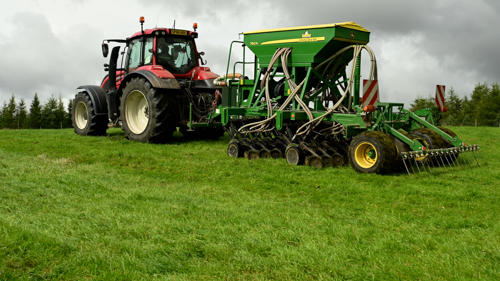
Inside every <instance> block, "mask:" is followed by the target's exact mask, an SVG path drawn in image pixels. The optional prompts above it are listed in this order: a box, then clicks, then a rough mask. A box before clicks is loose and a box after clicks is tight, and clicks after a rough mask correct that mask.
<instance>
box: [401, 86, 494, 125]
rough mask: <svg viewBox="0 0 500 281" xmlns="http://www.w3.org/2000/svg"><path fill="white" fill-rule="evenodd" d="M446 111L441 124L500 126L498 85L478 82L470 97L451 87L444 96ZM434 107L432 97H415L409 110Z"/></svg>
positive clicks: (434, 103)
mask: <svg viewBox="0 0 500 281" xmlns="http://www.w3.org/2000/svg"><path fill="white" fill-rule="evenodd" d="M445 100H446V101H445V106H446V107H447V108H448V111H447V112H444V113H443V114H442V119H441V125H443V126H494V127H498V126H500V86H499V85H498V83H496V82H495V83H493V84H492V85H491V86H489V85H488V84H486V83H482V84H481V83H478V84H476V86H475V87H474V90H473V91H472V94H471V95H470V97H467V96H465V97H463V98H460V97H459V96H458V95H457V93H456V92H455V90H454V89H453V88H451V89H450V90H449V91H448V93H447V94H446V96H445ZM428 107H431V108H432V107H436V102H435V99H434V97H432V96H430V97H427V98H423V97H417V98H416V99H415V100H414V101H413V103H412V104H411V105H410V110H411V111H415V110H418V109H421V108H428Z"/></svg>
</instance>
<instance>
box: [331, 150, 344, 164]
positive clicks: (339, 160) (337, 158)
mask: <svg viewBox="0 0 500 281" xmlns="http://www.w3.org/2000/svg"><path fill="white" fill-rule="evenodd" d="M331 157H332V164H333V166H335V167H342V166H344V164H345V161H344V157H342V155H340V154H338V153H337V154H334V155H332V156H331Z"/></svg>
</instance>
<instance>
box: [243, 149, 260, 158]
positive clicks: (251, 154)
mask: <svg viewBox="0 0 500 281" xmlns="http://www.w3.org/2000/svg"><path fill="white" fill-rule="evenodd" d="M245 158H248V159H249V160H255V159H259V152H258V151H257V150H253V149H251V150H249V151H246V152H245Z"/></svg>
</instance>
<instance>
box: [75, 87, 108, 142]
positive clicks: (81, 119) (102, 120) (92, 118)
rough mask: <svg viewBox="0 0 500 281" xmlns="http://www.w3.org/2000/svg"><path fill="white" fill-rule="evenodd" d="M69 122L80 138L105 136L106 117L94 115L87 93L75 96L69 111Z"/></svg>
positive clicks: (93, 108)
mask: <svg viewBox="0 0 500 281" xmlns="http://www.w3.org/2000/svg"><path fill="white" fill-rule="evenodd" d="M71 122H72V124H73V128H74V129H75V133H77V134H79V135H81V136H105V135H106V130H107V129H108V115H107V114H99V115H97V114H96V113H95V107H94V104H93V103H92V100H91V99H90V97H89V95H88V94H87V92H80V93H78V94H76V96H75V99H74V100H73V107H72V109H71Z"/></svg>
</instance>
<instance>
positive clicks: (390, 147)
mask: <svg viewBox="0 0 500 281" xmlns="http://www.w3.org/2000/svg"><path fill="white" fill-rule="evenodd" d="M396 159H397V150H396V146H395V144H394V143H393V142H392V140H391V139H390V138H389V136H387V135H386V134H385V133H382V132H377V131H373V132H363V133H361V134H359V135H358V136H357V137H356V138H355V139H354V140H353V141H352V142H351V144H350V146H349V160H350V161H349V162H350V163H351V166H352V168H353V169H354V170H356V171H357V172H359V173H377V174H386V173H389V172H391V170H392V169H393V167H394V164H395V162H396Z"/></svg>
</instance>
